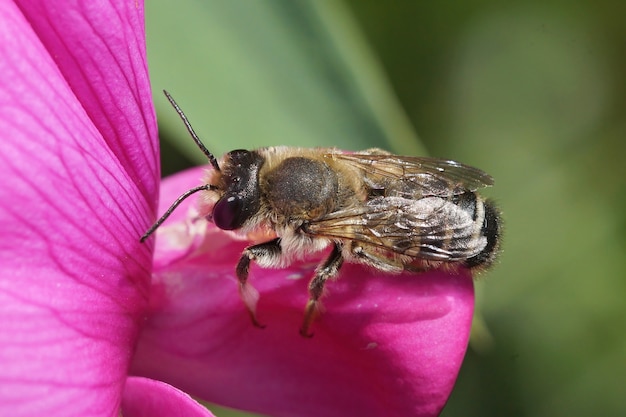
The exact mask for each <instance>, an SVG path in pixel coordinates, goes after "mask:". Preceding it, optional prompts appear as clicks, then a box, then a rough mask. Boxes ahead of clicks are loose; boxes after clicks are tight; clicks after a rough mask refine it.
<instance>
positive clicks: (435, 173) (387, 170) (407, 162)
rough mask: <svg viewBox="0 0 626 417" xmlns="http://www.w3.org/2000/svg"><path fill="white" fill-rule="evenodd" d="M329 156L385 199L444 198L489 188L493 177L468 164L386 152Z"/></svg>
mask: <svg viewBox="0 0 626 417" xmlns="http://www.w3.org/2000/svg"><path fill="white" fill-rule="evenodd" d="M329 156H330V157H332V158H334V159H336V160H339V161H341V162H344V163H346V164H348V165H350V166H352V167H354V168H356V169H358V170H360V171H361V174H362V175H363V177H364V180H365V183H366V184H367V185H368V186H369V187H370V188H372V189H381V190H383V189H384V190H387V192H386V193H385V195H386V196H398V197H407V198H420V197H423V196H439V197H446V196H450V195H457V194H462V193H464V192H466V191H475V190H477V189H478V188H482V187H487V186H491V185H493V178H492V177H491V176H490V175H489V174H487V173H485V172H483V171H481V170H480V169H478V168H474V167H471V166H468V165H463V164H461V163H459V162H456V161H450V160H445V159H437V158H426V157H411V156H398V155H392V154H386V153H372V154H370V153H353V154H349V153H337V154H332V155H329Z"/></svg>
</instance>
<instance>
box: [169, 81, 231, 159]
mask: <svg viewBox="0 0 626 417" xmlns="http://www.w3.org/2000/svg"><path fill="white" fill-rule="evenodd" d="M163 94H165V97H167V100H168V101H169V102H170V104H171V105H172V107H174V110H176V113H178V115H179V116H180V118H181V120H182V121H183V123H184V124H185V127H187V131H188V132H189V134H190V135H191V137H192V138H193V141H194V142H196V145H198V148H200V150H201V151H202V153H203V154H205V155H206V157H207V158H209V162H210V163H211V165H213V168H215V170H216V171H219V170H220V166H219V165H218V164H217V159H215V156H214V155H213V154H212V153H211V151H209V150H208V149H207V148H206V146H204V143H202V141H200V138H199V137H198V135H196V132H195V131H194V130H193V127H191V123H189V120H187V116H185V113H183V110H182V109H181V108H180V107H179V106H178V104H177V103H176V101H175V100H174V97H172V96H171V95H170V93H168V92H167V91H166V90H163Z"/></svg>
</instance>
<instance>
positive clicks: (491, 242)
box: [465, 200, 501, 268]
mask: <svg viewBox="0 0 626 417" xmlns="http://www.w3.org/2000/svg"><path fill="white" fill-rule="evenodd" d="M482 204H483V207H484V213H483V224H482V226H481V228H480V236H482V237H484V238H485V239H486V241H487V243H486V244H485V247H484V248H483V249H482V250H481V251H480V253H478V254H477V255H474V256H472V257H471V258H468V259H467V260H466V261H465V265H466V266H467V267H469V268H475V267H483V268H484V267H487V266H489V265H490V264H491V263H492V262H493V261H494V259H495V257H496V255H497V254H498V249H499V246H500V233H501V230H500V229H501V224H500V223H501V222H500V212H499V211H498V209H497V208H496V206H495V205H494V204H493V202H492V201H489V200H487V201H484V202H482Z"/></svg>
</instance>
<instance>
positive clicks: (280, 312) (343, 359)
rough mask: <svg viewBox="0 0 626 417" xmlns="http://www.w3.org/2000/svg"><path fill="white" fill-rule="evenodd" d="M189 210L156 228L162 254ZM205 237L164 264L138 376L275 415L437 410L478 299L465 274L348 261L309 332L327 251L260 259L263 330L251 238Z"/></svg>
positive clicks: (215, 233)
mask: <svg viewBox="0 0 626 417" xmlns="http://www.w3.org/2000/svg"><path fill="white" fill-rule="evenodd" d="M201 177H202V175H201V174H200V172H199V170H195V171H194V170H192V171H190V172H187V173H185V174H182V175H179V176H177V177H176V178H174V180H173V181H174V182H175V183H177V185H176V187H172V188H178V191H177V192H173V193H172V194H175V195H176V194H179V193H180V192H182V191H184V190H185V189H187V188H191V187H193V186H196V185H198V183H197V178H201ZM193 178H196V180H194V179H193ZM185 181H187V182H186V183H185ZM166 183H167V181H166ZM170 185H171V184H170ZM166 194H168V193H164V197H163V198H166V197H165V195H166ZM189 204H191V203H189ZM189 213H193V209H192V207H191V206H187V207H186V208H182V210H181V212H180V213H179V214H178V215H177V216H181V217H178V218H174V219H171V223H169V225H168V226H167V227H166V228H165V229H164V231H163V232H161V234H159V235H158V237H157V254H162V255H163V254H165V253H166V252H167V248H172V249H173V250H177V249H176V248H174V246H171V245H169V244H168V242H170V240H169V239H168V236H167V235H168V231H172V230H176V229H175V227H176V224H180V223H184V221H185V220H184V216H185V214H189ZM168 227H169V228H168ZM203 236H204V237H205V239H204V241H203V242H202V244H196V245H193V248H194V249H193V250H188V251H186V252H184V253H185V254H184V255H183V251H181V252H178V254H179V255H180V256H176V257H170V258H169V261H168V262H165V263H162V264H160V265H161V266H160V267H158V268H156V269H155V271H154V275H153V291H152V292H151V294H152V297H151V309H152V315H151V317H150V319H149V321H148V322H147V324H146V327H145V329H144V332H143V333H142V335H141V337H140V342H139V345H138V350H137V355H136V357H135V361H134V363H133V368H132V370H133V372H134V373H136V374H138V375H145V376H150V377H155V378H158V379H161V380H164V381H168V382H169V383H172V384H174V385H176V386H178V387H181V388H183V389H185V390H186V391H188V392H190V393H192V394H194V395H197V396H199V397H201V398H204V399H207V400H209V401H213V402H217V403H221V404H224V405H228V406H231V407H236V408H242V409H247V410H252V411H256V412H261V413H265V414H269V415H275V416H289V415H300V416H314V415H315V416H318V415H324V416H331V417H332V416H345V415H361V416H379V415H385V416H406V415H418V416H433V415H437V414H438V413H439V411H440V410H441V408H442V407H443V405H444V404H445V401H446V400H447V398H448V396H449V394H450V391H451V389H452V387H453V384H454V381H455V379H456V375H457V373H458V370H459V368H460V365H461V361H462V358H463V356H464V353H465V349H466V346H467V341H468V337H469V329H470V324H471V318H472V313H473V300H474V298H473V284H472V279H471V276H470V274H469V273H468V272H467V271H461V272H459V273H458V274H456V273H444V272H442V271H431V272H428V273H423V274H401V275H384V274H380V273H378V272H376V271H373V270H371V269H367V268H364V267H361V266H358V265H344V267H343V268H342V269H341V272H340V276H339V278H338V279H337V280H336V281H334V282H329V283H328V284H327V286H326V289H327V294H326V296H325V297H324V299H323V304H324V307H325V309H324V311H323V312H322V314H321V316H320V317H319V318H318V319H317V320H316V321H315V323H314V324H313V329H312V330H313V332H314V337H313V338H310V339H308V338H303V337H301V336H300V335H299V334H298V329H299V327H300V324H301V322H302V319H303V309H304V305H305V303H306V301H307V298H308V295H307V284H308V280H309V279H310V277H311V276H312V274H313V270H314V268H315V266H316V265H317V262H318V261H319V259H320V257H321V256H322V255H320V254H318V255H317V256H315V257H312V258H311V259H308V260H306V261H302V262H298V263H295V264H293V265H292V266H290V267H288V268H285V269H280V270H270V269H261V268H259V267H258V266H254V265H253V267H252V269H251V281H252V282H253V284H254V285H255V287H256V288H257V289H258V290H259V293H260V300H259V303H258V318H259V320H260V321H261V322H262V323H263V324H265V325H267V327H266V328H264V329H259V328H255V327H254V326H253V325H252V324H251V323H250V318H249V316H248V315H247V313H246V310H245V308H244V306H243V303H242V301H241V300H240V299H239V296H238V292H237V281H236V277H235V272H234V269H235V265H236V262H237V260H238V258H239V256H240V254H241V252H242V250H243V248H244V247H245V245H246V242H245V241H241V240H238V239H234V238H233V235H232V234H229V233H226V232H223V231H220V230H216V228H215V227H214V226H212V225H211V224H208V225H206V229H205V231H204V235H203ZM160 242H163V244H161V243H160ZM187 249H189V247H187Z"/></svg>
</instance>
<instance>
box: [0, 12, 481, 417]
mask: <svg viewBox="0 0 626 417" xmlns="http://www.w3.org/2000/svg"><path fill="white" fill-rule="evenodd" d="M96 3H97V4H96ZM0 20H1V21H2V22H3V24H2V25H0V53H1V56H2V60H0V70H1V72H0V73H1V74H2V80H1V81H0V82H2V88H0V132H2V135H3V138H2V145H1V146H2V152H0V177H1V178H2V179H3V185H2V187H0V232H2V243H0V245H1V249H0V415H11V416H43V415H45V416H57V415H58V416H72V415H94V416H117V415H119V414H120V413H122V414H123V415H125V416H140V415H151V416H158V415H181V416H182V415H185V416H210V415H211V414H210V413H209V412H208V411H207V410H206V409H205V408H204V407H201V406H200V405H199V404H198V403H197V402H195V401H194V400H193V399H192V398H191V397H190V396H189V395H188V394H187V393H189V394H191V395H194V396H196V397H198V398H201V399H204V400H207V401H212V402H216V403H221V404H224V405H227V406H232V407H236V408H241V409H247V410H252V411H256V412H261V413H264V414H267V415H272V416H293V415H298V416H313V415H315V416H318V415H321V416H329V417H333V416H346V415H350V416H356V415H359V416H381V415H384V416H407V415H412V416H434V415H437V414H438V413H439V412H440V410H441V408H442V407H443V405H444V404H445V401H446V400H447V398H448V396H449V394H450V391H451V389H452V386H453V384H454V381H455V379H456V375H457V373H458V370H459V367H460V364H461V361H462V358H463V355H464V352H465V349H466V346H467V340H468V336H469V328H470V323H471V316H472V310H473V286H472V281H471V276H470V274H469V272H467V271H461V272H460V273H458V274H455V273H448V274H446V273H444V272H441V271H432V272H429V273H425V274H420V275H415V274H402V275H399V276H390V275H384V274H380V273H376V271H373V270H371V269H367V268H363V267H361V266H357V265H345V266H344V268H342V271H341V274H340V278H339V279H338V280H337V281H335V282H331V283H329V284H328V286H327V289H328V294H327V295H326V296H325V297H324V300H323V301H324V306H325V311H324V313H323V314H322V315H321V316H320V317H319V318H318V319H317V320H316V321H315V323H314V324H313V331H314V333H315V336H314V337H313V338H310V339H308V338H303V337H301V336H300V335H299V334H298V328H299V325H300V323H301V320H302V314H303V307H304V305H305V302H306V299H307V292H306V286H307V281H308V279H309V278H310V277H311V274H312V271H313V269H314V268H315V262H316V261H319V259H320V258H321V256H323V254H317V255H314V256H312V257H311V259H306V260H303V261H301V262H296V263H294V265H292V266H290V267H288V268H285V269H281V270H268V269H261V268H258V267H255V266H253V267H252V271H251V282H252V283H253V284H254V285H255V287H256V288H257V289H258V290H259V292H260V295H261V296H260V300H259V303H258V315H259V320H260V321H261V322H263V323H264V324H266V325H267V327H266V328H265V329H258V328H255V327H253V326H252V324H251V323H250V319H249V317H248V315H247V312H246V310H245V307H244V305H243V303H242V302H241V300H240V299H239V295H238V291H237V284H236V279H235V274H234V268H235V264H236V262H237V260H238V258H239V256H240V254H241V251H242V250H243V248H244V247H245V246H246V244H247V242H246V240H245V239H243V238H242V237H238V236H235V235H234V234H232V233H229V232H224V231H221V230H218V229H217V228H215V227H214V226H213V225H212V224H211V223H209V222H208V221H206V220H205V219H202V218H198V215H197V208H196V201H195V199H193V198H190V199H188V200H186V201H185V202H184V203H183V204H182V205H181V206H180V207H179V209H178V210H177V211H176V212H175V213H174V215H172V216H171V218H169V219H168V221H167V222H166V223H165V224H164V225H163V226H162V228H160V229H159V231H158V232H157V234H156V239H152V238H151V239H150V240H148V241H147V242H146V243H145V244H142V243H140V242H139V237H140V236H141V235H142V234H143V232H144V231H145V230H147V228H148V227H149V226H150V224H151V223H152V222H153V221H154V220H155V217H156V214H157V213H162V212H163V211H164V210H165V208H166V207H167V206H168V205H169V203H170V202H171V201H173V200H174V199H175V198H176V197H177V196H178V195H180V194H181V193H182V192H184V191H185V190H187V189H189V188H192V187H194V186H197V185H198V184H199V182H200V181H201V179H202V178H203V177H204V172H203V171H204V169H206V168H195V169H191V170H188V171H186V172H184V173H181V174H178V175H176V176H174V177H172V178H170V179H167V180H165V181H164V182H163V183H162V184H160V181H159V166H158V159H159V158H158V143H157V129H156V121H155V116H154V109H153V105H152V98H151V95H150V86H149V79H148V73H147V63H146V55H145V33H144V27H143V4H142V3H141V2H138V1H135V0H133V1H118V2H110V3H107V2H104V1H101V2H80V1H78V0H76V1H65V2H63V3H57V2H45V1H43V0H40V1H33V0H23V1H15V2H14V1H9V0H3V1H0ZM159 185H160V190H159ZM159 192H160V194H161V197H160V198H161V200H160V201H161V203H160V204H161V206H160V207H158V208H157V197H158V194H159Z"/></svg>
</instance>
